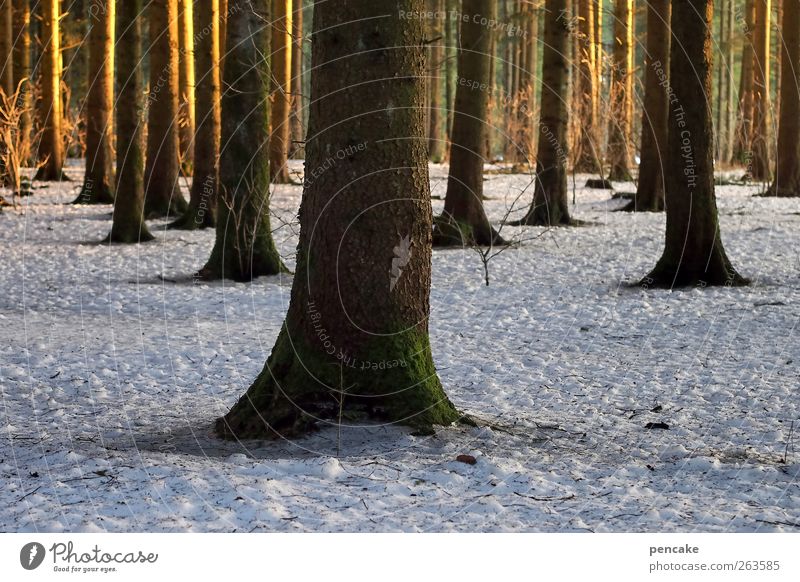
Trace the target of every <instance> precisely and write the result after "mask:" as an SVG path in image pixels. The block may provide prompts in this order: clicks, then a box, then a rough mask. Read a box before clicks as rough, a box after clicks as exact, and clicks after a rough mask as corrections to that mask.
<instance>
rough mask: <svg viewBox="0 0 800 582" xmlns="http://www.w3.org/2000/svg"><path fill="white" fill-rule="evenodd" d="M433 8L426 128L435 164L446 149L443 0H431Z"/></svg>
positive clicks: (430, 151)
mask: <svg viewBox="0 0 800 582" xmlns="http://www.w3.org/2000/svg"><path fill="white" fill-rule="evenodd" d="M433 6H434V8H433V10H434V11H435V13H436V14H437V16H436V17H435V18H433V21H432V23H431V24H432V25H433V26H432V27H431V35H432V38H431V39H430V40H431V45H430V63H429V65H428V70H429V75H430V103H429V111H430V119H429V130H428V135H429V139H428V150H429V154H428V155H429V156H430V160H431V161H432V162H433V163H435V164H440V163H442V162H443V161H444V158H445V155H446V154H445V152H446V150H447V134H446V133H445V128H446V124H445V119H446V117H447V110H446V108H445V104H444V91H443V82H444V81H445V74H444V71H445V61H444V43H445V41H444V27H445V26H446V24H445V22H446V21H445V19H444V18H442V17H441V15H442V14H443V13H444V0H433Z"/></svg>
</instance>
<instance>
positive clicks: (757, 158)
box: [749, 0, 800, 180]
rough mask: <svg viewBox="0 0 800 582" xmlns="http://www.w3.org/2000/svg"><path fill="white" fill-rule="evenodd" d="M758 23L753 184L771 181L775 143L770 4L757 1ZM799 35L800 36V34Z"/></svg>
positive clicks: (754, 97)
mask: <svg viewBox="0 0 800 582" xmlns="http://www.w3.org/2000/svg"><path fill="white" fill-rule="evenodd" d="M755 4H756V21H755V31H754V34H753V42H754V44H755V51H754V56H755V59H754V62H753V91H754V92H753V136H752V153H751V155H752V159H751V161H750V164H749V169H750V177H751V178H752V179H754V180H769V179H770V162H769V150H770V145H771V143H772V135H771V131H770V125H771V121H770V117H771V115H770V108H771V105H770V58H771V57H770V18H771V16H772V2H771V0H755ZM797 34H800V32H798V33H797Z"/></svg>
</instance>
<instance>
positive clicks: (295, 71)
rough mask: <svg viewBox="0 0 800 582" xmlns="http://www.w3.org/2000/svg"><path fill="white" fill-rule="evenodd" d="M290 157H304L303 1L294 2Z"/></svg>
mask: <svg viewBox="0 0 800 582" xmlns="http://www.w3.org/2000/svg"><path fill="white" fill-rule="evenodd" d="M291 136H292V141H291V144H289V157H290V158H293V159H302V158H303V157H304V153H303V152H304V151H305V150H304V149H303V140H304V139H305V131H304V130H303V0H292V117H291Z"/></svg>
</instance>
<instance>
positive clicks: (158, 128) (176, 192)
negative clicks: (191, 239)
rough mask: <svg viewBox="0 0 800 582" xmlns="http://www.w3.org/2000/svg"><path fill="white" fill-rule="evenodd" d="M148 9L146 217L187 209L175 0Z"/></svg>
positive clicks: (160, 0) (177, 213)
mask: <svg viewBox="0 0 800 582" xmlns="http://www.w3.org/2000/svg"><path fill="white" fill-rule="evenodd" d="M149 12H150V13H149V20H150V94H149V96H148V100H149V106H148V120H147V161H146V165H145V172H144V176H145V200H144V208H145V214H146V215H147V216H148V217H149V218H158V217H162V216H173V217H175V216H180V215H181V214H183V213H184V212H186V208H187V204H186V200H185V199H184V198H183V194H181V191H180V188H179V185H178V178H179V174H180V164H179V161H180V144H179V138H178V109H179V105H178V103H179V98H178V91H179V85H178V67H179V58H178V0H152V1H151V2H150V6H149Z"/></svg>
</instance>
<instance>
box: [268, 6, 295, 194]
mask: <svg viewBox="0 0 800 582" xmlns="http://www.w3.org/2000/svg"><path fill="white" fill-rule="evenodd" d="M272 7H273V20H272V26H271V29H272V53H271V60H270V64H271V67H272V75H271V77H270V78H271V80H272V83H271V86H270V90H271V93H272V114H271V119H270V125H271V127H272V133H271V134H270V139H269V174H270V178H271V179H272V181H273V182H275V183H276V184H287V183H289V182H290V180H289V166H288V165H287V164H286V162H287V161H288V159H289V111H290V109H291V103H290V96H289V94H290V92H291V86H292V34H291V33H292V2H291V0H272Z"/></svg>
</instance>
